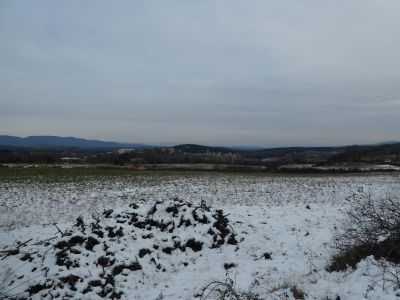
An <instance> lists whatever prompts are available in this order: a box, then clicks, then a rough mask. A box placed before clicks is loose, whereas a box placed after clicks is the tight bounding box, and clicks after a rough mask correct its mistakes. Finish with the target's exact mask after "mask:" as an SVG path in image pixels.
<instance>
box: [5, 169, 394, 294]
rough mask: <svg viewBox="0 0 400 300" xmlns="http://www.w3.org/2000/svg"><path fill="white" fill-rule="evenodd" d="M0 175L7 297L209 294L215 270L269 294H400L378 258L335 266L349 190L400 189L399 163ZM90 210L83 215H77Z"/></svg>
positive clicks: (217, 275)
mask: <svg viewBox="0 0 400 300" xmlns="http://www.w3.org/2000/svg"><path fill="white" fill-rule="evenodd" d="M0 180H1V181H0V205H1V206H0V216H1V219H0V230H1V232H0V249H3V250H4V249H14V250H17V251H14V252H13V253H10V252H6V251H3V252H1V253H0V254H1V255H2V257H3V259H2V258H0V299H2V297H5V296H16V297H21V298H27V297H29V295H30V294H31V297H32V298H33V299H40V298H45V299H52V298H57V297H63V296H66V297H68V296H70V297H72V298H75V299H96V298H101V296H102V297H105V296H107V297H111V296H115V297H117V296H120V297H121V298H122V299H195V297H198V299H200V295H201V293H202V291H203V288H204V287H206V286H207V284H209V283H211V282H212V281H222V282H229V283H230V284H232V285H234V287H235V289H236V290H238V291H250V292H253V293H256V294H258V295H259V298H260V299H295V296H296V295H294V294H293V293H292V291H291V289H292V287H293V286H296V287H297V288H298V289H300V290H302V291H304V293H305V294H306V299H397V298H398V297H400V296H399V295H400V294H399V291H396V289H395V284H394V283H392V281H391V280H388V278H386V279H385V278H384V276H386V275H385V274H383V272H382V269H381V268H380V267H378V266H377V263H376V262H375V261H374V260H373V259H372V258H368V259H366V260H364V261H362V262H360V263H359V265H358V268H357V269H356V270H351V269H349V270H347V271H345V272H333V273H329V272H327V271H326V270H325V268H326V267H327V265H328V264H329V261H330V258H331V256H332V254H333V250H332V234H333V232H334V229H335V228H339V227H340V226H341V224H342V216H343V212H344V211H345V210H346V209H349V204H348V201H346V199H351V197H353V196H354V194H357V193H359V192H360V191H361V190H363V191H365V192H368V193H370V194H371V195H372V196H374V197H375V196H376V197H378V196H381V195H384V194H385V193H389V192H391V191H392V190H393V189H395V188H396V185H398V183H396V182H395V181H394V179H393V177H392V176H391V175H384V174H380V175H366V176H364V175H358V176H353V175H347V176H344V175H343V176H339V175H337V176H327V175H324V176H269V175H257V174H223V173H193V174H189V173H188V174H177V173H152V172H145V173H133V174H124V175H121V176H100V175H93V176H58V177H50V176H45V175H44V176H41V175H37V176H29V177H26V176H9V177H7V176H5V177H0ZM201 203H202V204H201ZM204 204H206V205H205V206H204ZM208 206H210V207H211V208H210V209H209V210H208V209H207V207H208ZM154 208H156V209H154ZM104 209H112V210H113V211H112V212H111V211H108V212H107V213H106V214H104V213H103V210H104ZM218 209H222V210H223V215H225V216H226V218H227V219H228V220H229V224H226V222H224V221H223V220H222V221H221V219H220V218H221V216H220V214H219V213H218V211H217V210H218ZM81 215H83V218H82V220H83V225H82V223H79V226H75V224H76V223H77V222H76V221H75V220H76V218H77V217H79V216H81ZM218 222H220V223H218ZM55 223H56V224H57V226H55V225H54V224H55ZM218 224H224V225H223V226H222V225H218ZM221 226H222V227H221ZM57 227H58V228H57ZM100 231H101V232H100ZM62 235H63V236H62ZM232 236H233V237H234V240H235V241H236V242H235V241H233V240H232V239H230V238H231V237H232ZM18 241H19V242H26V241H28V242H27V243H26V244H23V245H20V244H18ZM43 241H44V242H43ZM232 241H233V242H232ZM200 244H201V246H199V245H200ZM143 249H144V250H143ZM15 252H17V253H15ZM7 254H8V255H7ZM60 259H61V260H62V261H60ZM139 266H140V267H139ZM110 274H111V275H112V276H113V278H112V280H111V279H110V280H111V281H112V282H111V281H110V280H109V279H107V278H109V277H107V276H109V275H110ZM111 275H110V276H111ZM211 287H212V286H211ZM35 288H36V289H37V290H39V291H38V292H37V293H35V292H36V290H35ZM112 293H114V294H112ZM396 293H397V294H396ZM206 294H207V293H205V294H204V295H203V296H205V295H206ZM203 298H204V297H203ZM207 299H218V298H217V295H216V294H215V293H211V294H209V295H208V298H207Z"/></svg>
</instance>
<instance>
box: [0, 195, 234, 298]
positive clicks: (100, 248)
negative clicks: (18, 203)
mask: <svg viewBox="0 0 400 300" xmlns="http://www.w3.org/2000/svg"><path fill="white" fill-rule="evenodd" d="M57 229H58V228H57ZM59 235H60V236H59V237H57V238H54V239H50V240H47V241H44V242H42V243H35V244H31V243H24V244H20V245H19V246H18V247H17V248H15V247H14V248H12V249H11V248H10V249H9V251H8V252H6V255H4V256H3V258H2V259H3V260H6V263H7V265H8V266H9V271H10V272H9V274H10V275H9V276H8V278H7V280H5V281H4V282H3V287H2V291H0V294H1V297H4V296H6V297H11V298H16V299H19V298H27V297H31V296H34V297H35V298H36V297H37V298H41V299H53V298H64V297H74V298H90V299H93V298H111V299H119V298H121V296H122V295H123V290H124V287H125V286H126V285H127V284H129V283H132V282H135V283H138V284H140V283H143V281H145V280H147V279H148V278H151V276H153V275H154V274H156V273H158V272H170V271H174V270H175V269H177V268H181V267H186V266H187V265H188V264H189V263H195V260H196V257H198V256H201V255H202V253H203V252H204V251H212V249H215V248H220V247H223V246H224V247H225V246H227V247H228V246H230V245H232V246H235V247H237V244H238V240H237V236H236V234H235V233H234V231H233V229H232V227H231V226H230V224H229V220H228V218H227V217H226V216H225V215H224V212H223V211H222V210H213V209H211V208H210V207H208V206H206V205H205V203H204V202H201V203H200V204H198V205H195V204H193V203H191V202H185V201H182V200H179V199H173V200H163V201H157V202H152V203H146V202H145V201H140V202H139V203H132V204H130V205H126V206H123V207H122V208H120V209H117V210H106V211H104V212H103V213H102V214H101V215H98V216H92V217H91V218H84V217H79V218H78V219H77V221H76V224H75V225H74V226H73V227H72V228H70V229H69V230H68V231H66V232H63V231H61V230H59ZM21 261H23V264H22V266H21V267H19V269H16V268H15V267H16V266H19V265H20V263H18V262H21ZM1 297H0V298H1Z"/></svg>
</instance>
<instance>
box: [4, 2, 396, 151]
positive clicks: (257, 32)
mask: <svg viewBox="0 0 400 300" xmlns="http://www.w3.org/2000/svg"><path fill="white" fill-rule="evenodd" d="M399 9H400V3H399V2H398V1H394V0H393V1H386V0H385V1H380V2H376V1H355V0H352V1H334V2H329V3H327V2H325V1H324V2H321V1H253V2H244V1H211V0H210V1H201V2H195V1H168V2H167V1H163V2H161V1H160V2H152V1H118V2H116V3H110V2H108V1H84V2H82V1H63V2H54V1H35V3H33V2H30V1H11V0H9V1H6V0H4V1H2V2H0V45H1V47H0V108H1V109H0V133H2V134H6V133H7V134H16V135H30V134H59V135H74V136H83V137H88V138H102V139H109V140H121V141H131V142H147V143H159V142H170V143H179V142H193V143H206V144H220V145H221V144H224V145H232V144H235V145H238V144H241V145H265V146H277V145H295V144H296V145H308V144H313V145H317V144H318V145H329V144H346V143H366V142H376V141H381V140H386V139H390V140H392V139H400V136H399V133H398V123H399V122H398V119H399V117H400V60H399V59H398V53H400V39H399V36H400V21H399V19H398V16H397V12H398V11H399Z"/></svg>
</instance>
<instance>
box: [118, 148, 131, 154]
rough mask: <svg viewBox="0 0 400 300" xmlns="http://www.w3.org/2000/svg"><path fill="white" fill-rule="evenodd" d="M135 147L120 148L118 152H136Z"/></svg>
mask: <svg viewBox="0 0 400 300" xmlns="http://www.w3.org/2000/svg"><path fill="white" fill-rule="evenodd" d="M134 151H135V149H128V148H121V149H118V154H126V153H130V152H134Z"/></svg>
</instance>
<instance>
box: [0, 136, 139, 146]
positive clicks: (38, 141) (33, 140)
mask: <svg viewBox="0 0 400 300" xmlns="http://www.w3.org/2000/svg"><path fill="white" fill-rule="evenodd" d="M0 147H18V148H36V149H65V148H81V149H117V148H144V147H147V146H146V145H143V144H129V143H117V142H105V141H99V140H87V139H82V138H75V137H60V136H28V137H25V138H21V137H17V136H10V135H0Z"/></svg>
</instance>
